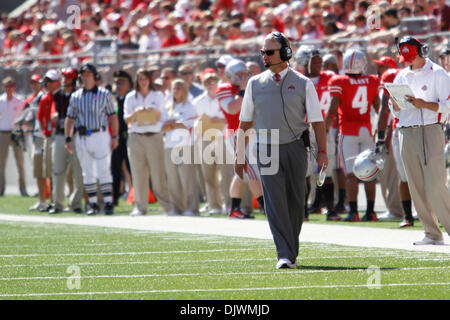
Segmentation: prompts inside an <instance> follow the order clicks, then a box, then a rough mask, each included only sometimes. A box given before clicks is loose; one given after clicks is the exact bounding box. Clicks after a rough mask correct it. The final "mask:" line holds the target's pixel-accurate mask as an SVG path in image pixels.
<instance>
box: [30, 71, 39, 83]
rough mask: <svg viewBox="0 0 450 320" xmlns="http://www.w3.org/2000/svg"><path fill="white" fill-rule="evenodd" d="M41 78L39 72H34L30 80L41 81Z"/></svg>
mask: <svg viewBox="0 0 450 320" xmlns="http://www.w3.org/2000/svg"><path fill="white" fill-rule="evenodd" d="M40 80H41V75H40V74H38V73H35V74H33V75H32V76H31V77H30V81H36V82H39V81H40Z"/></svg>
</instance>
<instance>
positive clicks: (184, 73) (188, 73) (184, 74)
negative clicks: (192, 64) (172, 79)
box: [181, 72, 193, 76]
mask: <svg viewBox="0 0 450 320" xmlns="http://www.w3.org/2000/svg"><path fill="white" fill-rule="evenodd" d="M190 74H193V72H181V75H183V76H187V75H190Z"/></svg>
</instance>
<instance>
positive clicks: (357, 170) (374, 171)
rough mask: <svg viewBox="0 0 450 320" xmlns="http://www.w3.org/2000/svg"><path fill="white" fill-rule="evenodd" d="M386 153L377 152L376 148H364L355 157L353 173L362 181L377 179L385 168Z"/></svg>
mask: <svg viewBox="0 0 450 320" xmlns="http://www.w3.org/2000/svg"><path fill="white" fill-rule="evenodd" d="M384 163H385V153H381V154H376V153H375V151H374V150H370V149H367V150H364V151H363V152H361V153H360V154H359V155H358V156H357V157H356V159H355V163H354V164H353V174H354V175H355V176H356V177H357V178H358V179H359V180H362V181H365V182H368V181H372V180H375V179H376V178H377V176H378V174H379V173H380V172H381V171H382V170H383V168H384Z"/></svg>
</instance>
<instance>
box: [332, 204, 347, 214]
mask: <svg viewBox="0 0 450 320" xmlns="http://www.w3.org/2000/svg"><path fill="white" fill-rule="evenodd" d="M334 211H336V212H337V213H347V209H346V208H345V206H344V205H343V204H342V203H338V204H337V205H336V206H335V207H334Z"/></svg>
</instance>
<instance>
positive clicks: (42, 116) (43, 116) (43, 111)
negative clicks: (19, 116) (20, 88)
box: [36, 93, 56, 137]
mask: <svg viewBox="0 0 450 320" xmlns="http://www.w3.org/2000/svg"><path fill="white" fill-rule="evenodd" d="M54 103H55V101H54V100H53V95H52V94H51V93H47V94H45V95H44V96H43V97H42V98H41V101H40V102H39V109H38V112H37V114H36V118H37V119H38V120H39V121H40V122H41V124H42V132H43V133H44V135H45V136H46V137H50V136H51V135H52V132H53V129H55V128H56V125H55V123H54V122H53V121H52V120H51V110H52V104H54Z"/></svg>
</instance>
